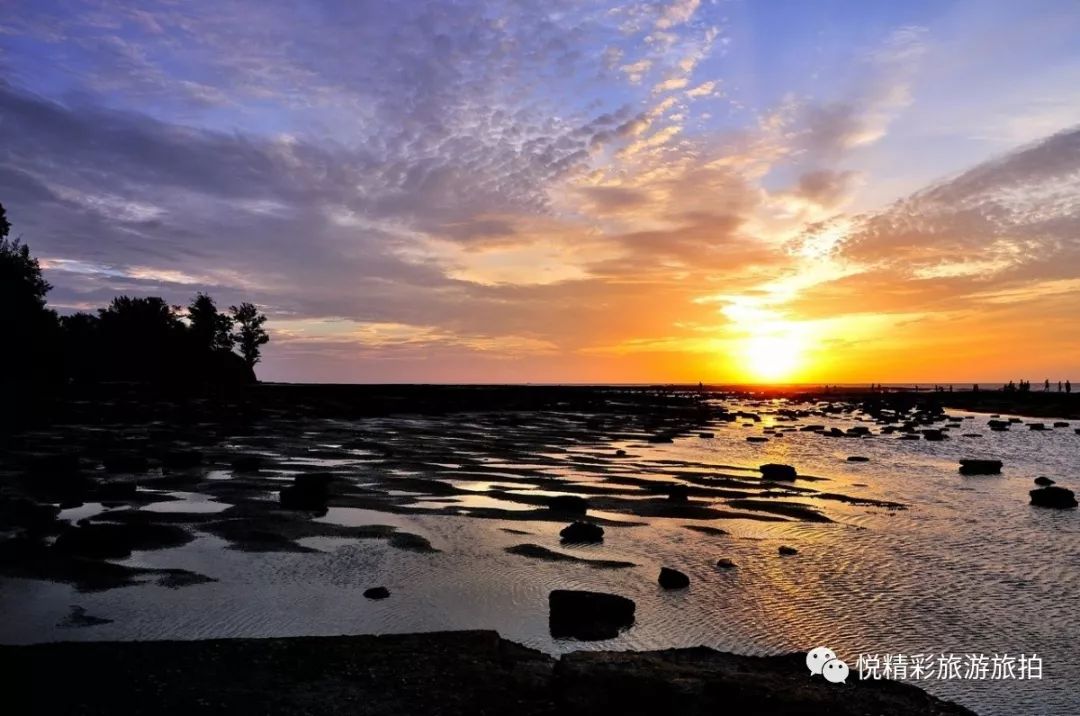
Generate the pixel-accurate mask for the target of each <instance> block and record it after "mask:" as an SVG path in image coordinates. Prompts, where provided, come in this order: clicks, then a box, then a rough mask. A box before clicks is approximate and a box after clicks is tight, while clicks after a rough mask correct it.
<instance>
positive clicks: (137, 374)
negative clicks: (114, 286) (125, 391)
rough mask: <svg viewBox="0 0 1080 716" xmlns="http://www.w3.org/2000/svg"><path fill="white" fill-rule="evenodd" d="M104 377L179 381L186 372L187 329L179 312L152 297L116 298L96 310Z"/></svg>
mask: <svg viewBox="0 0 1080 716" xmlns="http://www.w3.org/2000/svg"><path fill="white" fill-rule="evenodd" d="M98 318H99V321H100V330H101V341H102V346H103V348H104V352H105V355H104V356H103V358H104V361H105V374H106V377H109V378H112V379H114V380H150V381H155V382H172V381H178V380H181V379H182V378H183V376H184V374H185V372H186V365H187V364H188V363H189V361H188V360H187V358H188V357H189V356H188V355H187V353H188V351H187V350H186V348H187V345H188V344H187V342H186V341H185V338H186V331H187V327H186V326H185V325H184V324H183V322H182V321H181V320H180V309H179V308H178V307H175V306H170V305H169V304H168V303H166V302H165V301H164V300H163V299H161V298H158V297H156V296H150V297H147V298H131V297H128V296H118V297H116V298H114V299H113V300H112V303H110V304H109V306H108V308H102V309H100V310H99V311H98Z"/></svg>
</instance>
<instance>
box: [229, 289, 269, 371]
mask: <svg viewBox="0 0 1080 716" xmlns="http://www.w3.org/2000/svg"><path fill="white" fill-rule="evenodd" d="M229 311H231V312H232V318H233V321H234V322H235V324H236V332H235V333H234V334H233V337H234V339H235V340H236V344H237V346H239V348H240V355H242V356H243V357H244V363H246V364H247V367H248V368H249V369H252V370H254V368H255V364H256V363H258V362H259V359H260V357H261V355H262V350H261V347H262V346H264V345H266V344H267V343H269V342H270V336H269V334H267V332H266V329H265V328H263V324H264V323H266V316H265V315H264V314H262V313H259V309H258V308H256V307H255V306H254V305H253V304H251V303H241V304H240V305H239V306H230V307H229Z"/></svg>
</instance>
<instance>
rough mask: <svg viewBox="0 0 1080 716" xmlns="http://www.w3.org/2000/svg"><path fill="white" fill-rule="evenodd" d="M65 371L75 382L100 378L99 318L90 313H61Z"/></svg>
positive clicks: (101, 367)
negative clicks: (68, 314)
mask: <svg viewBox="0 0 1080 716" xmlns="http://www.w3.org/2000/svg"><path fill="white" fill-rule="evenodd" d="M60 327H61V329H62V333H63V346H64V349H63V351H64V372H65V373H66V375H67V376H68V377H69V378H70V379H71V380H73V381H75V382H76V383H87V382H93V381H96V380H99V379H100V378H101V376H102V374H103V372H104V364H103V360H104V357H103V355H102V344H101V321H100V319H98V317H97V316H95V315H93V314H91V313H73V314H71V315H70V316H61V318H60Z"/></svg>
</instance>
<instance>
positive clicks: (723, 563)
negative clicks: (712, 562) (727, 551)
mask: <svg viewBox="0 0 1080 716" xmlns="http://www.w3.org/2000/svg"><path fill="white" fill-rule="evenodd" d="M716 566H717V567H719V568H720V569H735V566H736V565H735V563H734V562H732V561H731V560H730V559H728V558H727V557H722V558H720V559H718V560H716Z"/></svg>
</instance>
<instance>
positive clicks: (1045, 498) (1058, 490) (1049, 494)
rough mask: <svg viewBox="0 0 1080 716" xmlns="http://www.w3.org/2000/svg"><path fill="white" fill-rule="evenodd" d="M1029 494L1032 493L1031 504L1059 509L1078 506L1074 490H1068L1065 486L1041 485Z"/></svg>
mask: <svg viewBox="0 0 1080 716" xmlns="http://www.w3.org/2000/svg"><path fill="white" fill-rule="evenodd" d="M1028 494H1029V495H1031V504H1033V505H1036V506H1037V507H1054V508H1056V509H1059V510H1067V509H1069V508H1070V507H1076V495H1075V494H1073V491H1072V490H1066V489H1065V488H1064V487H1058V486H1056V485H1051V486H1049V487H1040V488H1039V489H1037V490H1032V491H1031V492H1029V493H1028Z"/></svg>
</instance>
